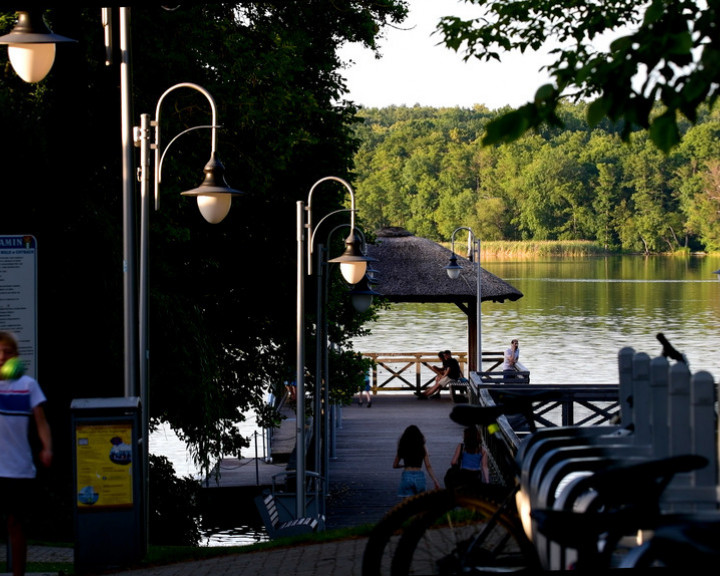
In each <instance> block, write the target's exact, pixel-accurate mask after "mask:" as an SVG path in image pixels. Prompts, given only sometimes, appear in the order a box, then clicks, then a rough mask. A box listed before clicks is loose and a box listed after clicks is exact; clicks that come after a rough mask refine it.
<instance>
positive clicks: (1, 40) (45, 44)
mask: <svg viewBox="0 0 720 576" xmlns="http://www.w3.org/2000/svg"><path fill="white" fill-rule="evenodd" d="M66 42H77V40H73V39H72V38H66V37H65V36H60V35H59V34H53V33H52V32H51V31H50V29H49V28H48V27H47V25H46V24H45V21H44V20H43V16H42V11H41V10H28V11H25V12H18V21H17V24H15V27H14V28H13V29H12V30H11V31H10V33H9V34H5V35H4V36H0V44H7V47H8V59H9V60H10V64H12V67H13V69H14V70H15V72H16V73H17V75H18V76H20V78H22V79H23V80H25V82H40V81H41V80H42V79H43V78H45V76H47V74H48V72H50V69H51V68H52V66H53V63H54V62H55V45H56V44H60V43H66Z"/></svg>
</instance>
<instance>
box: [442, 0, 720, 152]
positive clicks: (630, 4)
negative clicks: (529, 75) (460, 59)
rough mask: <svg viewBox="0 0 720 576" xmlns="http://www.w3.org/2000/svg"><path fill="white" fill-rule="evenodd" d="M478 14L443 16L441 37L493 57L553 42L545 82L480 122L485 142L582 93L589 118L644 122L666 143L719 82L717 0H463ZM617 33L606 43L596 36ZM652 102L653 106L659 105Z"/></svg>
mask: <svg viewBox="0 0 720 576" xmlns="http://www.w3.org/2000/svg"><path fill="white" fill-rule="evenodd" d="M466 1H467V2H470V3H473V4H476V5H477V6H478V12H479V14H478V17H477V18H475V19H472V20H463V19H460V18H457V17H453V16H447V17H444V18H442V19H441V21H440V23H439V25H438V30H439V32H440V33H441V35H442V36H443V41H444V42H445V44H446V45H447V46H448V47H449V48H452V49H453V50H455V51H459V50H461V49H464V53H465V56H464V58H465V60H467V59H469V58H471V57H476V58H478V59H480V60H486V61H487V60H498V61H500V60H501V53H502V52H510V51H514V50H519V51H520V52H521V53H525V51H527V50H533V51H536V50H539V49H540V48H542V47H544V46H549V45H551V46H553V48H552V49H551V50H550V54H551V55H553V57H554V58H555V61H554V62H553V63H551V64H549V65H548V66H546V67H545V69H546V70H547V71H548V73H549V74H550V76H551V77H552V78H553V79H554V83H553V84H548V85H544V86H541V87H540V88H539V89H538V90H537V92H536V94H535V98H534V101H532V102H529V103H527V104H525V105H523V106H521V107H519V108H518V109H516V110H512V111H510V112H508V113H506V114H504V115H502V116H501V117H499V118H497V119H496V120H494V121H493V122H491V123H490V124H489V125H488V129H487V133H486V135H485V137H484V138H483V144H485V145H491V144H497V143H501V142H509V141H513V140H516V139H517V138H519V137H520V136H521V135H522V134H524V133H526V132H527V131H529V130H531V129H534V128H538V127H540V126H541V125H543V124H549V125H551V126H561V125H562V123H561V121H560V119H559V117H558V116H557V115H556V113H555V111H556V109H557V107H558V105H559V103H560V101H561V100H562V99H563V98H566V99H571V100H574V101H580V100H585V101H587V102H589V103H590V105H589V106H588V112H587V119H588V122H589V124H590V125H591V126H594V125H597V124H598V123H599V122H600V121H601V120H602V119H603V118H608V119H610V120H611V121H613V122H617V123H620V124H621V126H622V131H621V135H622V137H623V139H624V140H626V141H627V139H628V138H629V136H630V134H631V133H632V131H633V130H636V129H637V128H640V129H643V130H647V131H648V133H649V136H650V139H651V140H652V142H653V144H654V145H655V146H657V147H658V148H659V149H660V150H662V151H663V152H666V153H667V152H668V151H669V150H670V149H672V147H673V146H675V145H676V144H677V143H678V142H679V141H680V130H679V129H678V119H679V116H680V115H682V116H684V117H685V118H687V119H688V120H689V121H690V122H695V120H696V118H697V111H698V108H699V107H700V106H701V105H702V104H704V103H707V104H708V105H709V106H710V107H712V106H713V104H714V103H715V102H716V100H717V97H718V90H720V35H718V33H717V22H718V17H719V16H720V2H718V0H708V1H707V2H695V1H694V0H680V1H678V0H653V1H652V2H649V3H647V4H644V5H640V6H639V5H638V4H637V3H636V2H634V0H609V1H593V0H571V1H569V2H558V1H557V0H504V1H502V2H499V1H497V0H466ZM608 37H615V38H616V39H615V40H614V41H612V42H611V43H610V45H609V47H608V48H607V50H599V49H597V48H596V46H595V44H596V43H599V41H601V40H603V39H605V38H608ZM658 104H659V106H658Z"/></svg>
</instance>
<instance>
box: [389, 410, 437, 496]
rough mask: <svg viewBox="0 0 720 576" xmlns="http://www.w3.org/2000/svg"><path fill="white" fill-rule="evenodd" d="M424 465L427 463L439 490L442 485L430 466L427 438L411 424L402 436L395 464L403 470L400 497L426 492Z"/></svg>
mask: <svg viewBox="0 0 720 576" xmlns="http://www.w3.org/2000/svg"><path fill="white" fill-rule="evenodd" d="M423 463H425V468H426V469H427V472H428V474H429V475H430V478H432V481H433V483H434V484H435V489H436V490H439V489H440V483H439V482H438V481H437V478H436V477H435V473H434V472H433V469H432V465H431V464H430V454H429V453H428V450H427V447H426V446H425V436H423V434H422V432H420V429H419V428H418V427H417V426H415V425H414V424H411V425H410V426H408V427H407V428H405V431H404V432H403V433H402V436H400V440H399V441H398V449H397V454H396V455H395V461H394V462H393V468H402V469H403V472H402V476H401V477H400V489H399V490H398V496H400V497H401V498H407V497H408V496H414V495H415V494H419V493H420V492H424V491H425V489H426V484H425V473H424V472H423V469H422V466H423Z"/></svg>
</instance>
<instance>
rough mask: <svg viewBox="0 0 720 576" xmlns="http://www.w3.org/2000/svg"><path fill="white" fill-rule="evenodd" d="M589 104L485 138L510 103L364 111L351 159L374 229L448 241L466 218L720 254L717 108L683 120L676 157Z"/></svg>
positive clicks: (649, 248) (498, 228)
mask: <svg viewBox="0 0 720 576" xmlns="http://www.w3.org/2000/svg"><path fill="white" fill-rule="evenodd" d="M585 108H586V106H585V105H583V104H573V105H571V104H565V105H562V106H561V108H560V109H559V114H560V115H561V117H562V119H563V123H564V126H565V128H564V129H543V130H540V131H538V132H536V133H532V134H527V135H525V136H523V137H521V138H519V139H518V140H516V141H514V142H510V143H507V144H503V145H499V146H495V147H488V146H483V145H482V138H483V135H484V131H485V127H486V126H487V124H488V123H489V122H490V121H492V120H493V119H494V118H496V117H497V116H498V115H499V114H501V113H502V112H503V111H490V110H488V109H487V108H485V107H483V106H476V107H475V108H473V109H463V108H442V109H435V108H426V107H420V106H416V107H389V108H383V109H362V110H360V112H359V118H360V120H361V122H360V123H359V124H358V126H357V128H356V133H357V136H358V138H359V139H360V141H361V146H360V149H359V151H358V153H357V154H356V156H355V173H356V177H355V180H354V182H355V186H356V191H357V202H358V209H359V210H360V212H361V213H362V215H363V220H364V221H365V223H366V225H367V226H368V228H378V227H382V226H389V225H393V226H404V227H405V228H407V229H408V230H411V231H412V232H413V233H415V234H418V235H421V236H425V237H428V238H431V239H433V240H447V239H449V238H450V235H451V233H452V231H453V230H454V229H455V228H456V227H458V226H470V227H471V228H473V230H476V231H479V232H478V233H479V234H481V235H482V238H483V239H485V240H591V241H593V242H595V243H597V244H598V245H600V246H602V247H603V248H605V249H607V250H612V251H633V252H636V251H642V252H645V253H652V252H674V251H678V250H706V251H717V250H720V138H719V136H720V123H718V120H719V119H720V110H718V109H715V110H713V111H712V112H711V111H708V110H703V111H702V113H701V114H700V116H699V119H698V122H697V123H696V124H695V125H692V126H690V125H689V124H686V125H684V126H681V127H682V129H683V139H682V141H681V143H680V144H679V145H678V146H676V147H675V148H673V150H672V152H671V153H670V154H668V155H665V154H663V153H662V152H660V151H659V150H658V148H657V147H656V146H654V145H653V144H652V143H651V142H650V140H649V137H648V135H647V133H646V132H640V131H639V132H635V133H633V134H632V135H631V137H630V139H629V141H628V142H627V143H625V142H623V141H622V140H621V137H620V130H619V128H617V127H616V126H613V125H612V124H610V123H609V122H605V123H601V124H600V125H598V126H596V127H594V128H592V129H591V128H590V127H589V126H588V124H587V123H586V121H585V116H586V109H585Z"/></svg>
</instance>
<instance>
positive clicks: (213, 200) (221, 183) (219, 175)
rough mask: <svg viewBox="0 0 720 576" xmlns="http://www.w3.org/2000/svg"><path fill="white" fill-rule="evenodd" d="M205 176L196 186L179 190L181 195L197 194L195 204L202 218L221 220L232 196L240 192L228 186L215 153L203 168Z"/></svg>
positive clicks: (226, 211) (223, 169)
mask: <svg viewBox="0 0 720 576" xmlns="http://www.w3.org/2000/svg"><path fill="white" fill-rule="evenodd" d="M203 172H204V173H205V178H204V179H203V181H202V182H201V183H200V185H199V186H198V187H197V188H193V189H192V190H186V191H185V192H180V195H181V196H197V204H198V208H199V209H200V213H201V214H202V215H203V218H205V220H207V221H208V222H210V224H217V223H218V222H222V220H223V219H224V218H225V216H227V215H228V212H229V211H230V202H231V200H232V197H233V196H239V195H240V194H242V192H240V191H239V190H235V189H234V188H230V186H228V184H227V182H225V167H224V166H223V165H222V162H220V161H219V160H218V159H217V157H216V156H215V153H214V152H213V153H212V156H211V157H210V160H209V161H208V163H207V164H205V168H204V169H203Z"/></svg>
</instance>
